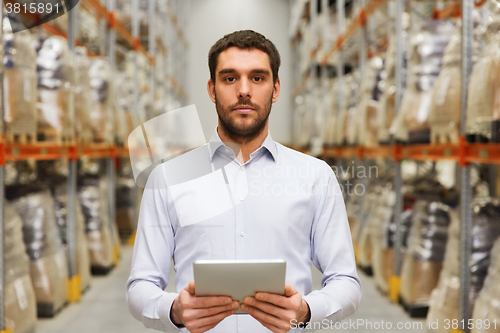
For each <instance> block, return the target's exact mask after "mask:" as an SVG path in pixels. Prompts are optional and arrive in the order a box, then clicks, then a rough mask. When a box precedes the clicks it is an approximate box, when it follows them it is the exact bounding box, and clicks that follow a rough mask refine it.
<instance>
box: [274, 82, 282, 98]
mask: <svg viewBox="0 0 500 333" xmlns="http://www.w3.org/2000/svg"><path fill="white" fill-rule="evenodd" d="M280 90H281V82H280V78H277V79H276V82H275V83H274V90H273V103H276V102H277V101H278V98H279V97H280Z"/></svg>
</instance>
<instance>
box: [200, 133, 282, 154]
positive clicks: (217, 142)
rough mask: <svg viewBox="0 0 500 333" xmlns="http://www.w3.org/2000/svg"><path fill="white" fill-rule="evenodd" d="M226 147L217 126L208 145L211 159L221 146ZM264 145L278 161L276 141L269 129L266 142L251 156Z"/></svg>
mask: <svg viewBox="0 0 500 333" xmlns="http://www.w3.org/2000/svg"><path fill="white" fill-rule="evenodd" d="M223 146H224V147H225V146H226V145H225V144H224V143H223V142H222V140H221V139H220V137H219V133H217V128H215V131H214V134H212V137H211V138H210V142H209V145H208V150H209V152H210V160H213V158H214V155H215V152H216V151H217V150H218V149H219V148H220V147H223ZM262 147H264V148H266V149H267V150H268V151H269V153H271V156H272V157H273V159H274V161H275V162H276V159H277V154H276V142H274V140H273V138H272V137H271V132H270V131H269V130H268V131H267V136H266V139H265V140H264V142H262V145H261V146H260V148H258V149H256V150H255V151H254V152H253V153H252V154H250V156H252V155H253V154H255V153H256V152H257V151H259V150H261V149H262Z"/></svg>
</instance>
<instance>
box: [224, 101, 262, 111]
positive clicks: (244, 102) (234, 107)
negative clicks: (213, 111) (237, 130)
mask: <svg viewBox="0 0 500 333" xmlns="http://www.w3.org/2000/svg"><path fill="white" fill-rule="evenodd" d="M241 106H247V107H251V108H252V109H255V110H257V107H255V105H254V104H253V103H252V102H251V101H250V100H249V99H242V100H240V101H239V102H238V103H235V104H233V105H231V106H230V107H229V109H230V110H234V109H236V108H238V107H241Z"/></svg>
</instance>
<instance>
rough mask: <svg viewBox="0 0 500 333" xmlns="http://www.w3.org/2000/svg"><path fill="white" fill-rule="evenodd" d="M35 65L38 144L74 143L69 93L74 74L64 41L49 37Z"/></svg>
mask: <svg viewBox="0 0 500 333" xmlns="http://www.w3.org/2000/svg"><path fill="white" fill-rule="evenodd" d="M36 64H37V71H38V103H37V108H38V123H37V134H38V140H40V141H52V142H57V143H62V142H71V141H72V140H73V139H74V131H73V127H74V119H73V112H72V109H73V106H72V92H73V89H74V83H75V71H74V68H73V66H72V64H71V54H70V50H69V47H68V42H67V41H66V39H64V38H62V37H58V36H53V37H49V38H47V39H46V40H45V41H43V43H42V45H41V48H40V50H39V51H38V57H37V59H36Z"/></svg>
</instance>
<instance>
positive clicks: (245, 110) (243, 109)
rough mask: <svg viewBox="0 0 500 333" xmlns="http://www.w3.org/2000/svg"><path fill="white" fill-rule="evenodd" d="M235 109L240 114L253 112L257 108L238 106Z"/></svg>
mask: <svg viewBox="0 0 500 333" xmlns="http://www.w3.org/2000/svg"><path fill="white" fill-rule="evenodd" d="M234 111H236V112H237V113H239V114H248V113H251V112H252V111H255V110H254V109H252V108H237V109H234Z"/></svg>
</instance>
